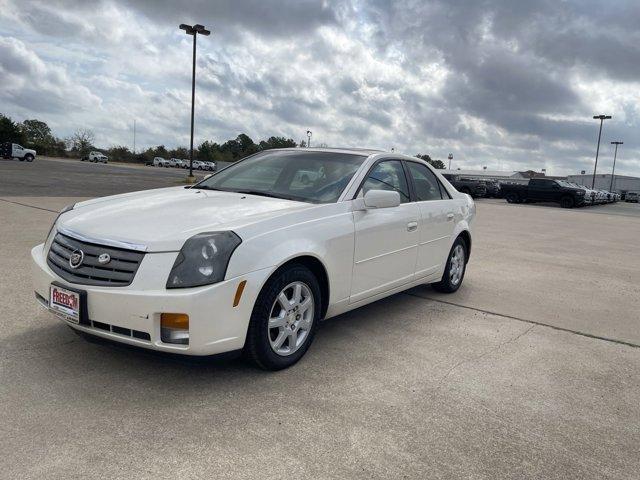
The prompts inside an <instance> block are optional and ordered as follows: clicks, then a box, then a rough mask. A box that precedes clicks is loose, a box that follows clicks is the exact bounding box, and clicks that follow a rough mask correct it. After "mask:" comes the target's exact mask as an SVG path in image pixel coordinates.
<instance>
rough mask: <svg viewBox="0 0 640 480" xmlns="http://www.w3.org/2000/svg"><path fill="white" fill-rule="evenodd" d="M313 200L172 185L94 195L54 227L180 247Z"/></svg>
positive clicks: (155, 247) (152, 246) (99, 238)
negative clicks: (207, 234) (204, 235)
mask: <svg viewBox="0 0 640 480" xmlns="http://www.w3.org/2000/svg"><path fill="white" fill-rule="evenodd" d="M312 206H313V205H311V204H308V203H303V202H295V201H291V200H283V199H277V198H268V197H261V196H256V195H248V194H241V193H234V192H218V191H211V190H200V189H197V188H188V189H185V188H184V187H172V188H163V189H158V190H149V191H145V192H134V193H128V194H123V195H115V196H112V197H103V198H97V199H94V200H88V201H86V202H80V203H78V204H76V206H75V207H74V209H73V210H70V211H68V212H66V213H64V214H63V215H61V216H60V218H59V220H58V223H57V228H58V230H60V231H63V232H66V233H68V234H70V235H74V234H75V235H76V236H78V237H79V238H84V239H86V240H88V241H95V242H96V243H101V242H104V243H105V244H108V243H109V242H118V243H125V244H130V245H136V246H145V247H146V250H147V251H149V252H158V251H175V250H179V249H180V248H181V247H182V245H183V244H184V242H185V240H186V239H188V238H189V237H191V236H193V235H195V234H197V233H200V232H210V231H219V230H233V229H237V228H241V227H243V226H246V225H249V224H253V223H256V222H259V221H261V220H265V219H270V218H273V217H274V216H279V215H284V214H286V213H288V212H291V211H294V210H302V209H306V208H310V207H312Z"/></svg>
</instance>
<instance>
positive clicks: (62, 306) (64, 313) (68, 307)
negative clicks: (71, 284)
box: [49, 285, 81, 323]
mask: <svg viewBox="0 0 640 480" xmlns="http://www.w3.org/2000/svg"><path fill="white" fill-rule="evenodd" d="M49 308H50V309H51V310H52V311H53V313H55V314H56V315H59V316H61V317H62V318H64V319H65V320H69V321H70V322H73V323H80V311H81V306H80V294H79V293H78V292H72V291H71V290H67V289H66V288H62V287H59V286H58V285H51V288H50V290H49Z"/></svg>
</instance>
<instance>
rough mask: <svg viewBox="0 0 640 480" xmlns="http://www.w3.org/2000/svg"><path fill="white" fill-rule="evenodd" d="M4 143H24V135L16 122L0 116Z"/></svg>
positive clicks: (0, 138)
mask: <svg viewBox="0 0 640 480" xmlns="http://www.w3.org/2000/svg"><path fill="white" fill-rule="evenodd" d="M4 142H14V143H24V135H23V133H22V130H21V129H20V126H19V125H18V124H17V123H16V122H14V121H13V120H11V118H9V117H6V116H4V115H2V114H0V143H4Z"/></svg>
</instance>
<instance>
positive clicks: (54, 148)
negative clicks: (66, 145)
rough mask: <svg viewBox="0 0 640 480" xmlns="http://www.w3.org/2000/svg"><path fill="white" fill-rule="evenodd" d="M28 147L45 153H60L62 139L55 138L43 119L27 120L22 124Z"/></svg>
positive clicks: (21, 127) (21, 128)
mask: <svg viewBox="0 0 640 480" xmlns="http://www.w3.org/2000/svg"><path fill="white" fill-rule="evenodd" d="M20 130H21V131H22V134H23V136H24V143H25V145H26V146H27V147H29V148H33V149H35V150H36V151H37V152H38V153H40V154H43V155H57V154H60V147H61V145H62V142H61V140H59V139H57V138H55V137H54V136H53V134H52V133H51V128H49V125H47V124H46V123H45V122H43V121H41V120H36V119H33V120H25V121H24V122H22V123H21V124H20Z"/></svg>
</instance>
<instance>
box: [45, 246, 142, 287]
mask: <svg viewBox="0 0 640 480" xmlns="http://www.w3.org/2000/svg"><path fill="white" fill-rule="evenodd" d="M80 251H82V253H83V254H84V259H83V261H82V264H81V265H80V266H79V267H77V268H72V267H71V265H70V264H69V258H70V257H71V254H72V253H74V252H80ZM105 253H106V254H108V255H109V256H110V257H111V260H110V261H109V262H108V263H106V264H104V265H103V264H100V263H99V262H98V257H99V256H100V255H102V254H105ZM142 257H144V253H142V252H135V251H132V250H125V249H121V248H114V247H106V246H103V245H97V244H93V243H88V242H84V241H81V240H77V239H75V238H72V237H69V236H67V235H63V234H62V233H57V234H56V236H55V238H54V239H53V242H52V243H51V248H49V254H48V255H47V264H48V265H49V267H50V268H51V270H53V271H54V272H55V273H56V274H58V275H59V276H60V277H62V278H64V279H65V280H67V281H68V282H71V283H77V284H80V285H97V286H104V287H126V286H127V285H130V284H131V282H132V281H133V277H134V276H135V274H136V271H137V270H138V267H139V266H140V262H141V261H142Z"/></svg>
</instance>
